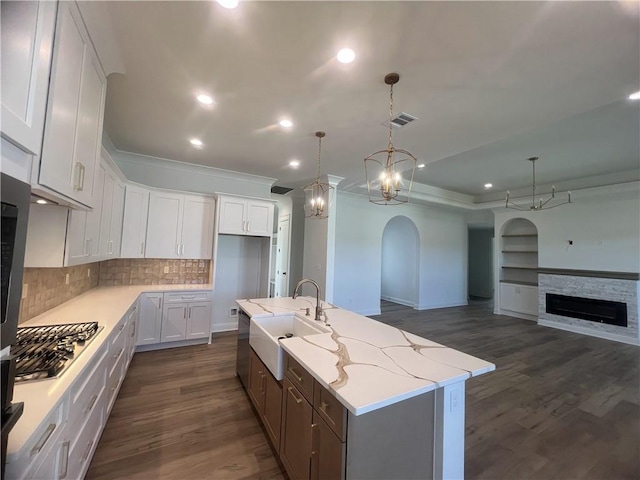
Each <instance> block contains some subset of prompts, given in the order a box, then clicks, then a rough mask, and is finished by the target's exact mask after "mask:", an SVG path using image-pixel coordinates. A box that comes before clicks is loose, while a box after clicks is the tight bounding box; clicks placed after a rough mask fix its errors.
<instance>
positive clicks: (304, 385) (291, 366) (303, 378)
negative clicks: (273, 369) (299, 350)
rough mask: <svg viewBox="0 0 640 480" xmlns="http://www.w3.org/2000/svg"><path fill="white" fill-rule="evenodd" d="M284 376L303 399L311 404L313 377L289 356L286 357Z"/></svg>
mask: <svg viewBox="0 0 640 480" xmlns="http://www.w3.org/2000/svg"><path fill="white" fill-rule="evenodd" d="M286 359H287V360H286V363H285V375H286V376H287V378H288V379H289V380H291V383H293V384H294V385H295V386H296V388H297V389H298V390H300V392H301V393H302V394H303V395H304V397H305V398H306V399H307V400H308V401H309V403H313V384H314V380H313V377H312V376H311V374H310V373H309V372H307V371H306V370H305V369H304V368H303V367H302V366H301V365H300V364H299V363H298V362H296V361H295V360H294V359H293V358H291V356H290V355H286Z"/></svg>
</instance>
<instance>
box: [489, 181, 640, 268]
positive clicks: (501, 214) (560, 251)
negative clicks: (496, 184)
mask: <svg viewBox="0 0 640 480" xmlns="http://www.w3.org/2000/svg"><path fill="white" fill-rule="evenodd" d="M572 201H573V203H571V204H569V205H562V206H560V207H558V208H554V209H551V210H545V211H540V212H517V211H514V210H506V209H500V210H494V213H495V232H496V238H499V237H500V235H501V234H502V230H503V226H504V224H505V222H507V221H508V220H510V219H512V218H526V219H528V220H530V221H531V222H532V223H533V224H535V226H536V228H537V229H538V265H539V266H540V267H549V268H566V269H572V270H602V271H611V272H638V271H640V184H639V183H638V182H634V183H631V184H625V185H617V186H613V187H601V188H595V189H588V190H580V191H577V192H574V193H573V195H572ZM568 240H572V241H573V245H569V244H568ZM494 263H495V262H494Z"/></svg>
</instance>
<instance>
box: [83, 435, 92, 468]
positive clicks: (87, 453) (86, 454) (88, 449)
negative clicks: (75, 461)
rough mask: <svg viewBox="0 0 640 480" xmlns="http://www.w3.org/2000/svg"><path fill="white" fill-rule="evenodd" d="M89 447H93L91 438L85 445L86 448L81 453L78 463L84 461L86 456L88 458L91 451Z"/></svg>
mask: <svg viewBox="0 0 640 480" xmlns="http://www.w3.org/2000/svg"><path fill="white" fill-rule="evenodd" d="M91 447H93V440H91V441H90V442H89V444H88V445H87V450H86V451H85V452H84V455H82V459H81V460H80V463H84V462H86V461H87V458H89V454H90V453H91Z"/></svg>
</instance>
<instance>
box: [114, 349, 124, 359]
mask: <svg viewBox="0 0 640 480" xmlns="http://www.w3.org/2000/svg"><path fill="white" fill-rule="evenodd" d="M123 351H124V348H121V349H120V350H118V353H116V354H115V355H114V356H113V358H118V357H119V356H120V354H121V353H122V352H123Z"/></svg>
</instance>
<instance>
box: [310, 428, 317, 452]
mask: <svg viewBox="0 0 640 480" xmlns="http://www.w3.org/2000/svg"><path fill="white" fill-rule="evenodd" d="M317 428H318V424H317V423H312V424H311V456H314V455H317V454H318V450H317V448H316V445H317V434H316V432H317V431H318V430H317Z"/></svg>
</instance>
